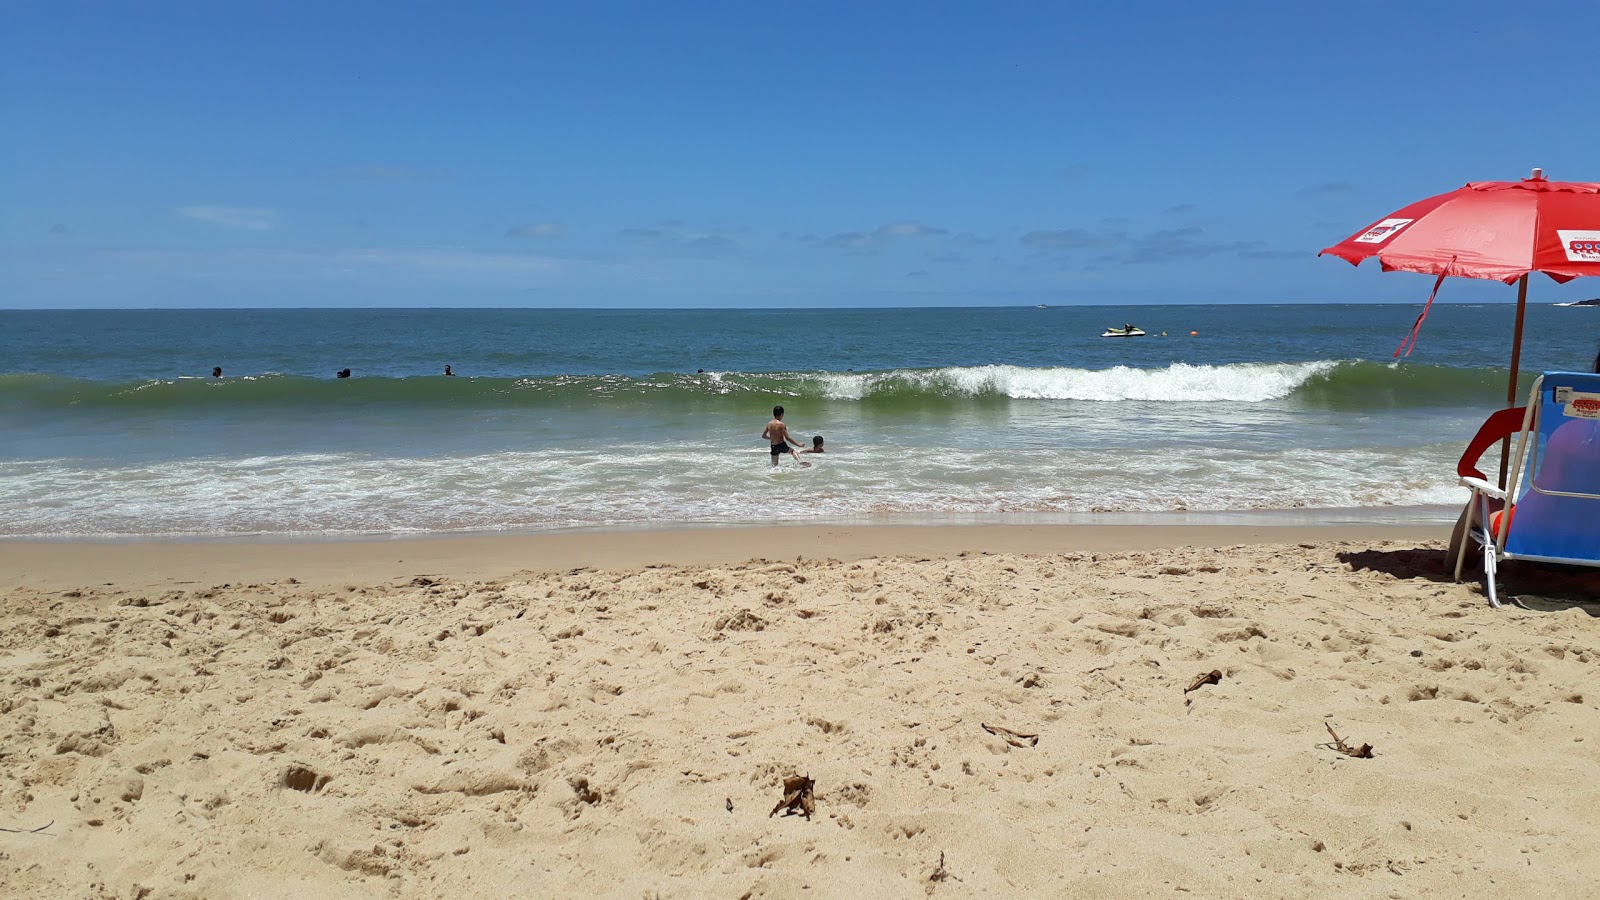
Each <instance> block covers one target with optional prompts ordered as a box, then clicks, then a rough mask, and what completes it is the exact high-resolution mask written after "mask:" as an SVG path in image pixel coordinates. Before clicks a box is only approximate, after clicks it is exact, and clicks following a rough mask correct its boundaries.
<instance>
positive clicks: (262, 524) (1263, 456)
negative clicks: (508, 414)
mask: <svg viewBox="0 0 1600 900" xmlns="http://www.w3.org/2000/svg"><path fill="white" fill-rule="evenodd" d="M1453 452H1454V446H1453V445H1445V444H1439V445H1432V446H1428V447H1423V448H1416V447H1412V448H1387V449H1355V450H1307V449H1280V450H1248V449H1225V448H1217V447H1171V446H1168V447H1162V448H1145V449H1137V448H1130V449H1125V450H1120V451H1118V452H1115V453H1106V452H1100V451H1095V450H1061V451H1056V452H1052V453H1047V454H1040V453H1038V452H1029V451H1027V450H1024V449H1017V448H1012V449H993V448H989V449H970V448H969V449H961V448H953V447H928V446H919V447H916V448H914V449H913V448H899V447H891V446H875V447H870V448H868V447H861V448H857V449H854V450H852V451H850V452H845V453H838V454H837V455H834V454H830V455H828V456H825V457H819V458H816V465H815V466H814V467H813V468H811V469H796V468H792V467H791V466H790V465H789V464H785V466H784V467H782V468H780V469H777V470H774V469H772V468H771V467H770V466H769V465H768V461H767V457H766V454H765V453H764V452H760V451H754V450H743V449H741V450H708V451H705V452H701V453H696V455H695V458H694V460H693V462H692V464H690V463H689V462H688V461H687V460H686V459H685V458H684V457H682V456H674V455H670V454H667V455H663V454H661V453H659V452H658V448H654V447H646V446H637V447H628V446H624V447H619V448H613V449H612V450H610V451H607V452H577V451H545V452H539V453H494V454H482V455H472V456H460V457H444V458H438V457H435V458H378V457H365V456H360V455H355V454H314V455H313V454H301V455H291V456H278V457H256V458H252V459H236V460H217V459H191V460H181V461H176V462H169V463H162V464H159V465H155V464H152V465H125V466H116V467H106V468H86V467H84V466H83V465H82V464H81V463H79V462H55V461H33V462H22V463H3V464H0V536H41V535H58V536H68V535H102V536H108V535H149V534H199V535H208V534H215V535H227V534H301V533H323V534H338V533H394V534H403V533H417V532H439V531H455V530H495V529H508V528H509V529H521V528H551V527H563V526H571V525H614V524H646V523H663V524H665V523H674V522H759V521H764V520H767V519H769V518H771V517H772V516H774V515H775V514H781V516H782V517H783V518H784V519H786V520H788V519H794V518H802V517H813V518H853V517H870V516H874V515H882V514H901V513H910V514H917V513H928V514H963V513H1077V512H1094V511H1127V512H1138V511H1164V510H1189V511H1206V510H1216V511H1226V510H1261V509H1297V508H1308V507H1363V506H1365V507H1382V506H1421V505H1433V504H1449V503H1459V502H1461V499H1462V498H1461V496H1460V495H1461V489H1460V488H1459V487H1458V486H1456V485H1455V484H1454V479H1453V478H1452V477H1449V473H1450V472H1451V471H1452V468H1453V467H1452V461H1453V460H1452V458H1451V457H1452V454H1453ZM775 495H781V496H782V497H783V498H784V502H783V504H782V505H781V508H780V509H779V510H778V511H777V513H774V512H773V510H774V506H773V503H772V498H773V497H774V496H775Z"/></svg>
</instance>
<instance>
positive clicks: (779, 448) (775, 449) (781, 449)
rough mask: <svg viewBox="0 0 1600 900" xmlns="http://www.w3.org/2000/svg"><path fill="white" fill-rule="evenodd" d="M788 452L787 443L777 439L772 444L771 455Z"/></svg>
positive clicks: (780, 454)
mask: <svg viewBox="0 0 1600 900" xmlns="http://www.w3.org/2000/svg"><path fill="white" fill-rule="evenodd" d="M788 452H789V445H788V444H786V443H784V442H783V441H779V442H777V443H776V444H773V445H772V455H773V456H782V455H783V454H785V453H788Z"/></svg>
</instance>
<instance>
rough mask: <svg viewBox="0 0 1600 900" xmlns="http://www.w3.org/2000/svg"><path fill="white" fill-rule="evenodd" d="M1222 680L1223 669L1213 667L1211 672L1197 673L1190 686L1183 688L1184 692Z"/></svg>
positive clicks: (1196, 689)
mask: <svg viewBox="0 0 1600 900" xmlns="http://www.w3.org/2000/svg"><path fill="white" fill-rule="evenodd" d="M1220 681H1222V671H1221V670H1220V669H1212V670H1211V671H1209V672H1203V673H1201V674H1199V675H1196V676H1195V677H1194V680H1193V681H1191V682H1189V686H1188V687H1186V688H1184V689H1183V692H1184V693H1185V694H1187V693H1189V692H1190V691H1198V690H1200V689H1201V688H1203V687H1205V686H1206V685H1208V684H1216V683H1218V682H1220Z"/></svg>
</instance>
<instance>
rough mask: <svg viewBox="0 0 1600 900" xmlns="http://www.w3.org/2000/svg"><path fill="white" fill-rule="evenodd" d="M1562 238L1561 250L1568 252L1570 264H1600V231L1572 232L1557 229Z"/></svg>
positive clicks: (1557, 234) (1557, 233) (1558, 235)
mask: <svg viewBox="0 0 1600 900" xmlns="http://www.w3.org/2000/svg"><path fill="white" fill-rule="evenodd" d="M1556 236H1557V237H1559V238H1561V249H1563V250H1565V251H1567V261H1568V262H1592V263H1600V230H1594V229H1589V230H1584V231H1572V230H1570V229H1559V228H1558V229H1556Z"/></svg>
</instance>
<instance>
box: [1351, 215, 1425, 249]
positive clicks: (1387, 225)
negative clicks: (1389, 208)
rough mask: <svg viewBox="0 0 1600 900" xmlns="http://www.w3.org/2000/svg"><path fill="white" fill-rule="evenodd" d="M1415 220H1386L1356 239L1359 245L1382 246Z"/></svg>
mask: <svg viewBox="0 0 1600 900" xmlns="http://www.w3.org/2000/svg"><path fill="white" fill-rule="evenodd" d="M1414 221H1416V220H1415V219H1384V220H1383V221H1382V222H1379V223H1378V224H1376V225H1374V226H1372V227H1371V228H1368V229H1367V230H1366V231H1363V232H1362V233H1361V236H1360V237H1358V238H1356V239H1355V242H1356V243H1358V244H1381V243H1383V242H1384V241H1387V240H1388V239H1389V238H1392V237H1394V236H1395V235H1397V234H1399V233H1400V229H1402V228H1404V227H1406V226H1407V225H1410V224H1411V223H1412V222H1414Z"/></svg>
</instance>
